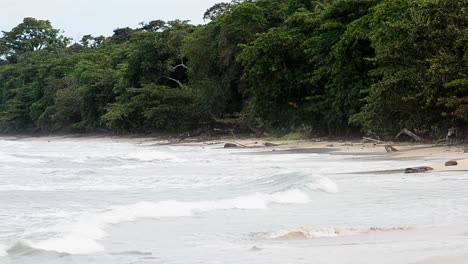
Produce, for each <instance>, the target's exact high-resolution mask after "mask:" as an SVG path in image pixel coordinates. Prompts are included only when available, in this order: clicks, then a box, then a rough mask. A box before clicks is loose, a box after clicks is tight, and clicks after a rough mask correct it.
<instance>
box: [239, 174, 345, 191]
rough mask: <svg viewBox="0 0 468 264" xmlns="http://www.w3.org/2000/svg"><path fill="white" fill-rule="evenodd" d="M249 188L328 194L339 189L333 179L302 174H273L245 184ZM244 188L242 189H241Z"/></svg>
mask: <svg viewBox="0 0 468 264" xmlns="http://www.w3.org/2000/svg"><path fill="white" fill-rule="evenodd" d="M245 185H247V186H248V188H252V189H256V190H266V191H272V190H273V191H287V190H293V189H298V190H304V191H321V192H326V193H331V194H334V193H338V192H339V191H340V190H339V187H338V185H337V184H336V183H335V182H333V181H332V180H331V179H329V178H326V177H321V176H310V175H306V174H303V173H300V172H289V173H282V174H272V175H269V176H268V177H266V178H260V179H255V180H252V181H248V182H246V183H245ZM241 188H242V187H241Z"/></svg>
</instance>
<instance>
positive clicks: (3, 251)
mask: <svg viewBox="0 0 468 264" xmlns="http://www.w3.org/2000/svg"><path fill="white" fill-rule="evenodd" d="M6 250H7V247H6V246H5V245H2V244H0V257H3V256H6V255H8V253H7V251H6Z"/></svg>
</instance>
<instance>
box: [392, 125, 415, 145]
mask: <svg viewBox="0 0 468 264" xmlns="http://www.w3.org/2000/svg"><path fill="white" fill-rule="evenodd" d="M403 134H405V135H408V136H409V137H411V138H412V139H414V140H415V141H416V142H421V138H420V137H418V135H416V134H414V133H413V132H411V131H409V130H408V129H406V128H403V129H402V130H401V131H400V133H398V135H396V137H395V138H399V137H400V136H401V135H403Z"/></svg>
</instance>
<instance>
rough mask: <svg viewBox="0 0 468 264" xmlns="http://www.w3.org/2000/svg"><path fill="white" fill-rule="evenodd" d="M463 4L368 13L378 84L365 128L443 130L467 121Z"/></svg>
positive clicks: (392, 1) (392, 2)
mask: <svg viewBox="0 0 468 264" xmlns="http://www.w3.org/2000/svg"><path fill="white" fill-rule="evenodd" d="M467 7H468V2H467V1H436V0H432V1H411V2H407V1H398V0H388V1H384V2H382V3H381V4H379V5H378V6H377V7H376V8H375V9H374V12H373V17H372V20H371V21H372V26H373V27H372V31H371V33H370V36H371V40H372V43H373V46H374V48H375V52H376V58H375V62H376V65H377V66H378V67H377V69H376V70H374V71H373V72H372V74H373V75H374V76H376V78H378V81H377V82H376V83H375V84H374V85H372V86H371V89H370V95H369V97H368V99H367V104H366V106H365V107H364V109H363V112H362V113H360V114H359V115H357V116H356V119H358V120H359V121H361V122H362V123H363V124H365V125H366V127H368V128H370V129H373V130H375V131H380V132H395V131H397V130H399V129H400V128H401V127H408V128H412V129H417V130H419V131H431V130H433V129H434V128H435V129H436V130H439V131H440V130H445V129H446V127H447V126H450V125H454V124H457V123H460V125H462V123H463V121H462V120H466V116H467V115H466V114H467V112H466V111H465V109H466V99H465V98H466V92H467V91H468V90H467V89H468V86H467V82H466V76H467V75H468V64H467V57H466V56H467V55H466V54H467V53H466V51H467V48H468V45H467V43H468V42H467V41H466V40H467V35H466V33H467V26H468V21H467V17H468V16H467V13H466V12H467V11H466V10H467Z"/></svg>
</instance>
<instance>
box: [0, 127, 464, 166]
mask: <svg viewBox="0 0 468 264" xmlns="http://www.w3.org/2000/svg"><path fill="white" fill-rule="evenodd" d="M0 139H7V140H26V141H27V140H37V139H40V140H47V141H54V140H64V139H73V140H110V141H115V142H127V143H131V144H137V145H141V146H148V147H156V146H161V145H177V146H208V145H220V147H222V146H223V145H224V144H226V143H233V144H237V145H238V146H239V148H258V149H259V150H260V149H261V150H262V151H263V150H264V149H269V150H271V151H272V152H277V153H285V154H286V153H295V152H303V153H304V152H309V153H318V154H320V153H323V154H334V155H368V156H370V155H375V156H380V158H382V159H387V158H388V159H392V160H394V159H405V160H408V159H412V160H414V161H415V163H414V164H415V167H417V166H423V164H425V165H427V164H429V167H431V168H433V169H434V170H433V172H447V171H468V153H465V146H464V145H455V146H446V145H440V144H439V145H436V144H417V143H405V142H391V143H372V142H370V143H369V142H364V141H363V140H361V139H359V138H355V139H350V140H322V139H309V140H273V139H265V138H252V137H251V138H249V137H245V138H237V137H219V138H216V139H205V138H190V139H187V140H184V141H174V140H171V139H170V137H164V136H163V137H154V136H113V135H84V136H81V135H78V136H77V135H63V136H40V137H29V136H24V137H12V136H9V137H2V136H0ZM265 143H268V144H267V145H269V146H265ZM389 144H391V146H393V147H394V148H396V149H397V150H398V151H395V152H390V153H388V152H387V151H386V149H385V146H387V145H389ZM447 161H456V162H457V163H458V165H457V166H445V162H447ZM418 162H420V163H421V164H419V163H418ZM392 169H394V168H392ZM399 169H405V168H399Z"/></svg>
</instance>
